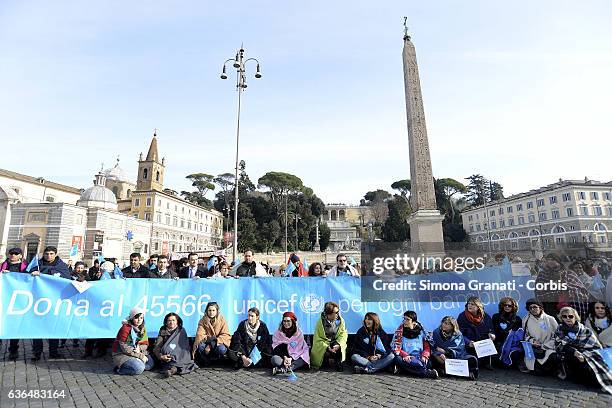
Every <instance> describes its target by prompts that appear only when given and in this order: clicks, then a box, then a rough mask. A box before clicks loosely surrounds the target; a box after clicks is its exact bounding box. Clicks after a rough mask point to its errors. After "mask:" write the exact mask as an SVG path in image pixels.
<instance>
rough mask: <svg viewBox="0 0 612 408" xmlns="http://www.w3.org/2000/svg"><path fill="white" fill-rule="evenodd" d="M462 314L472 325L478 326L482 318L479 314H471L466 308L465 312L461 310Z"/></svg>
mask: <svg viewBox="0 0 612 408" xmlns="http://www.w3.org/2000/svg"><path fill="white" fill-rule="evenodd" d="M463 314H464V315H465V318H466V319H467V320H468V322H470V323H472V324H473V325H474V326H478V325H479V324H480V323H481V322H482V318H483V316H482V315H481V316H474V315H473V314H471V313H470V312H468V311H467V310H466V311H465V312H463Z"/></svg>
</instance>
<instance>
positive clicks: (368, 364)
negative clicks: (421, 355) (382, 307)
mask: <svg viewBox="0 0 612 408" xmlns="http://www.w3.org/2000/svg"><path fill="white" fill-rule="evenodd" d="M394 357H395V356H394V355H393V353H391V350H390V348H389V344H388V336H387V333H386V332H385V331H384V330H383V328H382V326H381V325H380V318H379V317H378V315H377V314H376V313H372V312H368V313H366V314H365V317H364V318H363V326H361V327H360V328H359V330H357V334H355V340H354V342H353V355H352V356H351V361H352V362H353V364H355V365H354V367H353V372H354V373H355V374H374V373H375V372H377V371H380V370H382V369H384V368H386V367H388V366H389V365H391V364H392V363H393V359H394Z"/></svg>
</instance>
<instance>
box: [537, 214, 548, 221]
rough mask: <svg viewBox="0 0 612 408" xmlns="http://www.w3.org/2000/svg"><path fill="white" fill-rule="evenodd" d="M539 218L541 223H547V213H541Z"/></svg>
mask: <svg viewBox="0 0 612 408" xmlns="http://www.w3.org/2000/svg"><path fill="white" fill-rule="evenodd" d="M538 218H539V219H540V221H546V213H544V212H541V213H539V214H538Z"/></svg>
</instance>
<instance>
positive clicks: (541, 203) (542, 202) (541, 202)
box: [538, 198, 544, 207]
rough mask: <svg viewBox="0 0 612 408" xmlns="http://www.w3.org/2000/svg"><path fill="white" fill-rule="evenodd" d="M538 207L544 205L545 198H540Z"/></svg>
mask: <svg viewBox="0 0 612 408" xmlns="http://www.w3.org/2000/svg"><path fill="white" fill-rule="evenodd" d="M538 207H544V199H543V198H538Z"/></svg>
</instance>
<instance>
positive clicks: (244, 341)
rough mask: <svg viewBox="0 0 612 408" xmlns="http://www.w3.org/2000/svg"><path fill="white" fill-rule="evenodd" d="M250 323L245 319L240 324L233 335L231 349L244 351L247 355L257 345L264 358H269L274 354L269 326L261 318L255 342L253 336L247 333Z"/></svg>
mask: <svg viewBox="0 0 612 408" xmlns="http://www.w3.org/2000/svg"><path fill="white" fill-rule="evenodd" d="M247 324H249V323H248V321H247V320H243V321H242V322H240V324H239V325H238V328H237V329H236V331H235V332H234V335H233V336H232V341H231V343H230V349H231V350H233V351H235V352H237V353H242V354H245V355H247V356H249V355H250V354H251V351H253V349H254V348H255V345H257V348H258V349H259V352H260V353H261V357H262V359H266V360H269V359H270V356H271V354H272V338H271V337H270V332H269V331H268V326H266V324H265V323H264V322H262V321H261V320H260V321H259V329H258V330H257V341H255V342H253V340H252V339H251V337H250V336H249V335H248V334H247V331H246V326H245V325H247Z"/></svg>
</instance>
